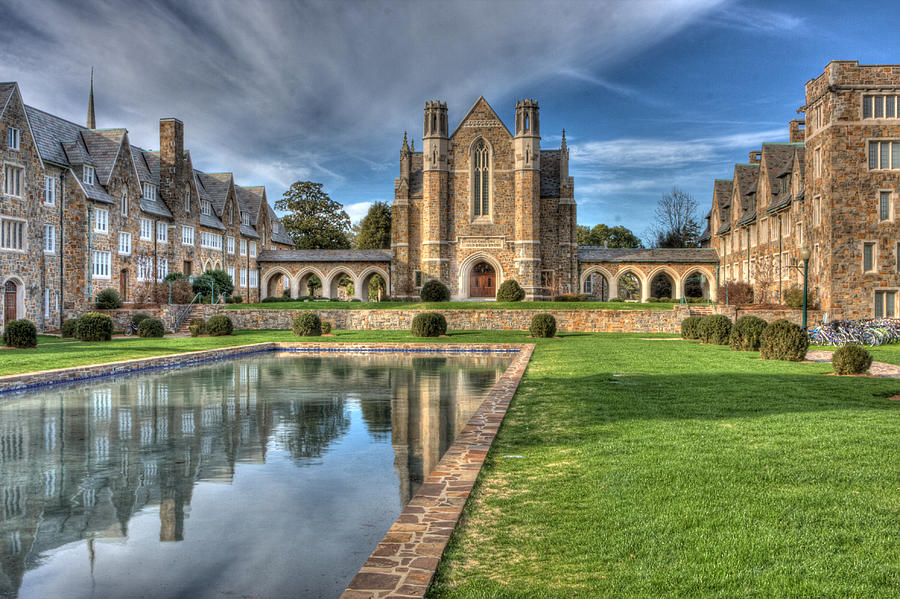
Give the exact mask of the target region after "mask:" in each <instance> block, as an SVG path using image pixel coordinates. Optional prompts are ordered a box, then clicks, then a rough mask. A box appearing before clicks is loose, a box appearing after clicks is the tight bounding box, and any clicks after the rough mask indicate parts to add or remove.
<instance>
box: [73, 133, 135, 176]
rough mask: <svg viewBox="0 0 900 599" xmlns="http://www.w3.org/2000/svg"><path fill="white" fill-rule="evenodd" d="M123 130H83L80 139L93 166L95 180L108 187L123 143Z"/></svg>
mask: <svg viewBox="0 0 900 599" xmlns="http://www.w3.org/2000/svg"><path fill="white" fill-rule="evenodd" d="M126 133H127V131H125V129H84V130H83V131H81V139H82V141H83V142H84V147H85V148H87V151H88V154H89V155H90V157H91V160H92V161H93V164H94V169H95V171H96V174H97V180H98V181H99V182H100V183H101V184H102V185H109V178H110V176H112V171H113V167H114V166H115V163H116V158H117V157H118V156H119V150H120V149H121V148H122V143H123V142H124V141H125V134H126Z"/></svg>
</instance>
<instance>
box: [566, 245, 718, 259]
mask: <svg viewBox="0 0 900 599" xmlns="http://www.w3.org/2000/svg"><path fill="white" fill-rule="evenodd" d="M578 260H579V262H701V263H717V262H718V261H719V255H718V254H717V253H716V250H712V249H707V248H673V249H664V248H657V249H652V250H647V249H631V248H605V247H600V246H593V245H588V246H581V247H579V248H578Z"/></svg>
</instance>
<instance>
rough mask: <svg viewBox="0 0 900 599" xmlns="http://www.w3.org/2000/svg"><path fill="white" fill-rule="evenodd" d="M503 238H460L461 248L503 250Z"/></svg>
mask: <svg viewBox="0 0 900 599" xmlns="http://www.w3.org/2000/svg"><path fill="white" fill-rule="evenodd" d="M503 244H504V240H503V237H460V238H459V247H461V248H464V249H473V250H502V249H503Z"/></svg>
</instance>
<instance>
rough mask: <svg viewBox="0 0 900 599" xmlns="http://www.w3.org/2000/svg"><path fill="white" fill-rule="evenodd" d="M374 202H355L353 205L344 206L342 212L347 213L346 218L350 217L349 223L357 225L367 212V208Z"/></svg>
mask: <svg viewBox="0 0 900 599" xmlns="http://www.w3.org/2000/svg"><path fill="white" fill-rule="evenodd" d="M374 203H375V202H356V203H355V204H348V205H346V206H344V211H345V212H347V216H349V217H350V222H353V223H358V222H359V221H361V220H362V219H363V218H364V217H365V216H366V213H367V212H368V211H369V207H370V206H371V205H372V204H374Z"/></svg>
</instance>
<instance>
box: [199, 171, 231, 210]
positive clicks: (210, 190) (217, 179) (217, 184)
mask: <svg viewBox="0 0 900 599" xmlns="http://www.w3.org/2000/svg"><path fill="white" fill-rule="evenodd" d="M197 176H198V178H199V179H200V181H201V182H202V183H203V188H204V189H205V190H206V194H207V196H208V197H207V199H209V201H210V202H212V205H213V208H214V209H215V211H216V215H217V216H220V217H221V216H222V213H223V212H224V210H225V202H226V200H227V199H228V189H229V187H230V186H231V182H232V179H231V173H202V172H200V171H197Z"/></svg>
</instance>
